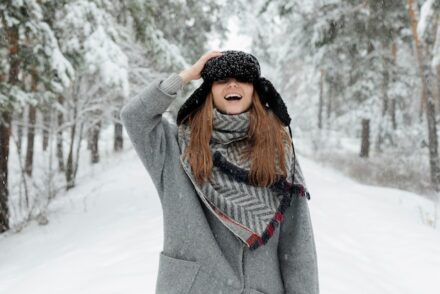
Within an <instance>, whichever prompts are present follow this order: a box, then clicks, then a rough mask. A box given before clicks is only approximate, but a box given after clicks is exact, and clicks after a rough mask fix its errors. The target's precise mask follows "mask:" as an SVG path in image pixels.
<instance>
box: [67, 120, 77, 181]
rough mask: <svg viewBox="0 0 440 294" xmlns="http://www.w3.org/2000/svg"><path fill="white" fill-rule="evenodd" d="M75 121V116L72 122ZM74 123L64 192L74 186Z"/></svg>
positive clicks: (71, 130)
mask: <svg viewBox="0 0 440 294" xmlns="http://www.w3.org/2000/svg"><path fill="white" fill-rule="evenodd" d="M75 119H76V115H75V118H74V120H75ZM75 132H76V123H75V122H74V123H73V125H72V127H71V129H70V147H69V154H68V155H67V162H66V182H67V184H66V190H69V189H71V188H73V187H74V186H75V182H74V177H73V146H74V142H75Z"/></svg>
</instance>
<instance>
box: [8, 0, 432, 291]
mask: <svg viewBox="0 0 440 294" xmlns="http://www.w3.org/2000/svg"><path fill="white" fill-rule="evenodd" d="M213 49H219V50H228V49H232V50H243V51H246V52H249V53H252V54H253V55H255V56H256V57H257V58H258V60H259V61H260V65H261V67H262V74H263V76H266V77H268V78H269V79H270V80H271V81H272V82H273V83H274V86H275V87H276V88H277V89H278V90H279V91H280V93H281V95H282V97H283V99H284V101H285V102H286V104H287V106H288V108H289V112H290V113H291V114H292V121H293V128H292V132H293V138H294V143H295V145H296V146H297V152H298V154H299V156H300V160H302V161H301V162H302V164H303V170H304V174H305V177H306V179H307V181H308V184H309V186H310V190H311V191H312V195H313V196H312V201H311V202H310V210H311V214H312V220H313V223H314V227H315V235H316V242H317V251H318V262H319V265H320V268H319V271H320V272H319V273H320V283H321V284H320V287H321V293H329V294H332V293H338V294H341V293H371V294H372V293H399V294H401V293H439V292H438V291H439V289H440V285H439V284H438V276H436V275H435V273H437V275H438V273H439V272H440V246H439V245H440V234H439V233H440V229H439V227H440V203H439V202H440V193H439V191H440V155H439V138H438V137H439V134H440V132H439V130H438V128H439V125H438V124H437V122H438V120H439V118H440V0H357V1H354V0H310V1H299V0H256V1H252V2H250V1H244V0H235V1H232V0H217V1H214V0H203V1H194V0H150V1H143V0H132V1H126V0H113V1H110V0H0V293H11V294H12V293H14V294H19V293H29V292H30V291H32V292H33V293H45V294H48V293H93V294H100V293H154V283H155V277H156V274H157V273H156V271H157V253H158V252H159V251H160V250H161V246H162V243H161V242H163V240H162V235H161V234H162V233H161V230H160V229H161V227H162V220H161V218H162V214H161V210H160V203H159V201H158V199H157V197H156V195H155V193H156V191H155V189H154V186H153V184H152V183H151V182H150V179H149V178H148V174H147V172H146V171H145V170H144V169H143V167H142V166H141V164H140V161H139V159H138V158H137V157H136V154H135V153H134V151H133V147H132V146H131V142H130V140H129V139H128V137H127V135H126V133H125V130H124V128H123V126H122V122H121V120H120V117H119V114H120V110H121V108H122V106H123V105H124V104H126V103H127V101H129V100H130V99H131V97H133V96H134V95H136V94H137V93H139V92H140V91H141V90H142V89H143V88H144V87H145V86H146V85H148V84H149V82H151V81H152V80H154V79H157V78H159V77H163V78H166V77H167V76H168V75H169V74H171V73H173V72H176V73H178V72H180V71H181V70H183V69H184V68H187V67H189V66H190V65H191V64H193V63H194V62H195V61H197V60H198V59H199V58H200V56H201V55H202V54H204V53H205V52H206V51H208V50H213ZM198 82H199V81H197V82H192V83H190V84H189V85H188V86H186V87H185V88H184V89H183V91H182V92H181V93H180V94H179V97H178V99H177V101H176V103H174V104H173V105H172V106H171V107H170V113H171V115H174V116H175V115H176V110H177V109H178V107H179V106H180V105H182V103H183V102H184V101H185V99H186V98H187V96H188V94H190V93H192V91H194V89H195V88H196V87H197V86H198V84H199V83H198ZM200 82H201V81H200ZM409 257H411V258H409ZM268 294H269V293H268Z"/></svg>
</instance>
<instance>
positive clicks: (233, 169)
mask: <svg viewBox="0 0 440 294" xmlns="http://www.w3.org/2000/svg"><path fill="white" fill-rule="evenodd" d="M213 160H214V165H215V166H217V167H218V168H220V169H221V170H222V172H224V173H225V174H228V175H230V176H231V177H233V178H234V179H235V180H236V181H238V182H243V183H246V184H248V185H250V184H251V183H250V173H249V171H247V170H245V169H242V168H240V167H238V166H236V165H234V164H233V163H230V162H228V161H227V160H226V159H225V158H224V157H223V155H222V154H221V153H220V152H218V151H216V152H214V154H213ZM278 177H279V179H278V180H277V181H276V182H275V183H273V184H272V185H270V186H269V188H270V189H272V190H274V191H275V192H278V193H281V194H283V197H282V199H281V201H280V205H279V206H278V209H277V211H276V213H275V215H274V217H273V218H272V219H271V221H270V223H269V224H268V225H267V227H266V229H265V230H264V232H263V234H262V235H261V237H259V236H258V235H256V234H254V235H252V237H251V238H249V239H250V240H251V241H250V242H251V244H250V246H249V249H250V250H255V249H257V248H258V247H260V246H261V245H264V244H266V243H267V241H268V240H269V239H270V238H271V237H272V235H273V233H274V232H275V229H276V228H277V227H278V226H279V225H280V224H281V222H282V221H283V219H284V213H285V211H286V209H287V208H288V207H290V204H291V200H292V198H293V194H295V195H297V196H298V197H306V198H307V199H310V194H309V193H308V192H306V191H305V188H304V186H303V185H301V184H292V183H289V182H288V181H287V180H286V177H284V176H278ZM248 245H249V244H248Z"/></svg>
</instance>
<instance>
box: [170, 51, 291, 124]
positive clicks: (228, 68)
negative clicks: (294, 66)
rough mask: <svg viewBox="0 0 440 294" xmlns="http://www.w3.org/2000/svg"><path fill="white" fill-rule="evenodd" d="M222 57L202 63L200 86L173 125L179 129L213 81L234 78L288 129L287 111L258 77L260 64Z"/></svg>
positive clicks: (240, 55) (235, 55)
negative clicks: (245, 84) (249, 85)
mask: <svg viewBox="0 0 440 294" xmlns="http://www.w3.org/2000/svg"><path fill="white" fill-rule="evenodd" d="M222 53H223V54H222V55H220V56H216V57H213V58H211V59H209V60H208V61H207V62H206V63H205V66H204V67H203V69H202V71H201V73H200V75H201V76H202V78H203V83H202V84H201V85H200V87H199V88H197V89H196V90H195V91H194V92H193V93H192V94H191V96H190V97H189V98H188V99H187V100H186V101H185V103H184V104H183V105H182V106H181V107H180V109H179V112H178V113H177V124H178V125H180V124H181V123H182V122H183V121H184V120H185V119H186V118H187V117H188V115H189V114H190V113H192V112H193V111H195V110H196V109H197V108H198V107H199V106H201V105H202V104H203V102H204V101H205V99H206V97H207V96H208V94H209V93H210V91H211V86H212V82H213V81H218V80H223V79H226V78H236V79H237V80H239V81H243V82H251V83H253V85H254V90H255V91H256V92H257V93H258V96H259V97H260V101H261V104H263V105H264V106H267V107H268V108H270V109H271V110H272V111H273V113H274V114H275V115H276V116H278V118H279V119H280V120H281V122H282V123H283V124H284V125H285V126H289V124H290V121H291V119H290V116H289V114H288V112H287V107H286V105H285V104H284V101H283V99H282V98H281V96H280V94H279V93H278V92H277V91H276V90H275V88H274V86H273V85H272V83H271V82H270V81H269V80H267V79H265V78H263V77H261V76H260V64H259V63H258V60H257V58H255V56H253V55H252V54H249V53H245V52H242V51H236V50H227V51H222ZM289 129H290V128H289Z"/></svg>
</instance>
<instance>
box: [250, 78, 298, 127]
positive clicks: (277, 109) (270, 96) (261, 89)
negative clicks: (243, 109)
mask: <svg viewBox="0 0 440 294" xmlns="http://www.w3.org/2000/svg"><path fill="white" fill-rule="evenodd" d="M255 88H256V91H257V93H258V95H259V96H260V100H261V103H262V104H263V105H266V103H267V104H268V105H269V108H270V109H271V110H272V111H273V112H274V113H275V114H276V116H278V118H279V119H280V120H281V121H282V123H283V124H284V125H285V126H289V125H290V121H291V118H290V116H289V113H288V112H287V107H286V104H284V101H283V99H282V98H281V95H280V94H279V93H278V92H277V90H275V87H274V86H273V85H272V83H271V82H270V81H269V80H267V79H265V78H263V77H260V78H258V80H257V82H256V83H255Z"/></svg>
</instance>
